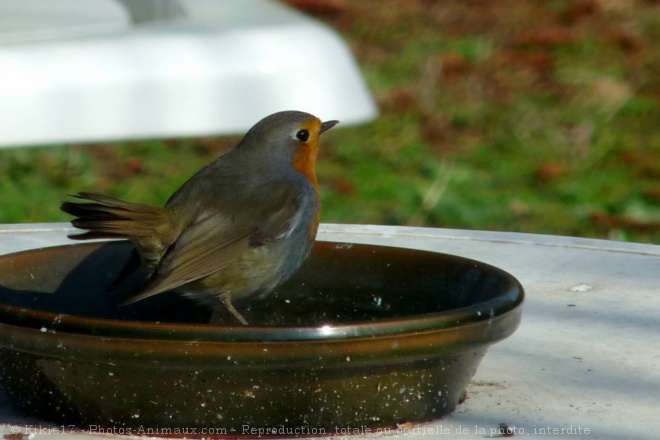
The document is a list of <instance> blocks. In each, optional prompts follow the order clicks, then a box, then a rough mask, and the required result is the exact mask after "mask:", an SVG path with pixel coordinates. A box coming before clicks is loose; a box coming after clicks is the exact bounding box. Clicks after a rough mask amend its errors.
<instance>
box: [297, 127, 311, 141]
mask: <svg viewBox="0 0 660 440" xmlns="http://www.w3.org/2000/svg"><path fill="white" fill-rule="evenodd" d="M296 138H297V139H298V140H299V141H303V142H307V140H308V139H309V131H307V130H298V132H297V133H296Z"/></svg>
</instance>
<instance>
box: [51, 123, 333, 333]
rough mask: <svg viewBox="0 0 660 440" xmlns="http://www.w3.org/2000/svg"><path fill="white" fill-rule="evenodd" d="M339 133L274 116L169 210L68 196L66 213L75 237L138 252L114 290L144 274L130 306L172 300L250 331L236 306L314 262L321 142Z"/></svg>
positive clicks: (176, 196) (188, 186)
mask: <svg viewBox="0 0 660 440" xmlns="http://www.w3.org/2000/svg"><path fill="white" fill-rule="evenodd" d="M338 123H339V121H336V120H330V121H326V122H321V120H320V119H319V118H317V117H316V116H313V115H311V114H309V113H306V112H301V111H282V112H278V113H274V114H271V115H270V116H267V117H265V118H263V119H262V120H260V121H259V122H257V123H256V124H255V125H254V126H253V127H252V128H250V129H249V130H248V131H247V133H246V134H245V136H244V137H243V139H242V140H241V141H240V142H239V143H238V144H237V145H236V146H235V147H233V148H232V149H230V150H229V151H227V152H226V153H225V154H223V155H221V156H220V157H219V158H217V159H216V160H215V161H213V162H211V163H210V164H208V165H206V166H205V167H203V168H202V169H201V170H199V171H198V172H197V173H196V174H194V175H193V176H192V177H190V178H189V179H188V180H187V181H186V182H185V183H184V184H183V185H182V186H181V187H180V188H179V189H177V190H176V191H175V192H174V193H173V194H172V196H171V197H170V198H169V200H168V201H167V202H166V203H165V205H164V206H162V207H161V206H152V205H146V204H140V203H131V202H127V201H124V200H120V199H117V198H114V197H110V196H107V195H102V194H98V193H93V192H78V193H76V194H73V195H69V197H70V198H71V199H75V200H65V201H63V202H62V204H61V206H60V209H61V210H62V211H64V212H66V213H68V214H70V215H72V216H74V217H76V218H75V219H73V220H72V221H71V223H72V225H73V226H74V227H75V228H78V229H81V230H83V231H86V232H82V233H76V234H71V235H69V237H70V238H71V239H74V240H89V239H99V238H104V239H125V240H129V241H130V242H131V243H132V244H133V245H134V249H133V254H132V257H131V258H130V259H129V261H128V263H127V264H126V266H125V267H124V268H123V269H122V271H121V272H120V274H119V275H118V277H117V278H118V279H117V280H116V282H115V283H113V286H116V285H117V284H121V278H125V277H126V275H127V274H130V273H133V272H135V271H136V270H138V269H140V268H141V269H143V270H145V271H146V273H147V276H146V279H145V281H144V282H143V283H142V285H140V286H138V287H137V288H136V289H134V290H133V291H131V292H129V294H128V295H126V296H125V298H124V300H123V304H131V303H134V302H137V301H141V300H143V299H145V298H148V297H151V296H153V295H157V294H160V293H162V292H166V291H171V290H174V291H176V292H178V293H181V294H183V295H184V296H188V297H192V298H193V299H197V300H199V302H202V303H206V304H209V302H210V303H212V304H213V308H214V310H215V311H217V310H222V307H223V306H224V307H225V308H226V309H227V310H228V311H229V312H230V313H231V314H232V315H233V316H234V317H235V318H236V320H238V322H240V323H241V324H243V325H249V323H248V321H247V320H246V319H245V318H244V317H243V315H242V314H241V313H240V312H239V311H238V310H237V309H236V308H235V307H234V305H233V302H234V301H235V300H237V299H241V298H247V297H251V296H253V295H265V294H268V293H270V292H271V291H273V290H274V289H275V288H276V287H277V286H278V285H280V284H282V283H283V282H284V281H286V280H287V279H288V278H290V277H291V276H292V275H293V274H294V273H295V272H296V271H297V270H298V269H299V268H300V266H301V265H302V263H303V262H304V261H305V260H306V259H307V257H308V256H309V254H310V251H311V249H312V246H313V243H314V241H315V239H316V234H317V231H318V226H319V221H320V208H321V200H320V194H319V185H318V181H317V177H316V159H317V154H318V146H319V139H320V136H321V134H322V133H325V132H326V131H328V130H330V129H331V128H333V127H334V126H336V125H337V124H338ZM113 286H111V287H110V289H112V288H114V287H113Z"/></svg>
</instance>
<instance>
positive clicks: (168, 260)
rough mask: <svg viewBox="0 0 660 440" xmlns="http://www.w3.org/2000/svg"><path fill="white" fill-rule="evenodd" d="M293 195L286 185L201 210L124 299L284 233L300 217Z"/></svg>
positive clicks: (174, 283) (204, 272)
mask: <svg viewBox="0 0 660 440" xmlns="http://www.w3.org/2000/svg"><path fill="white" fill-rule="evenodd" d="M298 197H299V193H298V190H297V188H296V187H295V185H286V186H284V187H282V188H280V189H278V190H276V191H275V192H273V190H272V189H271V190H270V191H268V192H266V193H265V194H264V195H263V196H261V197H254V198H252V200H246V202H245V203H244V204H242V206H241V207H240V209H235V212H231V213H227V212H211V211H207V212H203V213H202V214H201V215H200V216H199V218H198V219H197V220H196V221H194V222H193V223H192V224H190V225H189V226H188V227H187V228H186V229H185V230H184V231H183V232H182V234H181V235H180V236H179V238H178V239H177V240H176V241H175V242H174V243H173V244H172V246H170V248H169V249H168V251H167V252H166V254H165V255H164V256H163V258H162V260H161V262H160V264H159V266H158V268H157V269H156V271H155V272H154V274H153V275H152V277H151V279H150V281H149V282H148V284H147V285H146V286H145V287H144V288H142V289H140V290H139V291H137V292H135V293H134V294H132V295H131V296H130V297H129V298H128V299H127V300H126V301H125V303H126V304H130V303H133V302H136V301H140V300H142V299H144V298H147V297H149V296H153V295H156V294H158V293H161V292H165V291H167V290H172V289H175V288H177V287H179V286H182V285H184V284H187V283H189V282H192V281H195V280H198V279H200V278H204V277H206V276H208V275H210V274H211V273H213V272H215V271H217V270H218V269H220V268H222V267H223V266H224V265H226V264H228V263H229V262H231V261H234V260H235V259H237V258H239V257H240V256H241V255H242V254H243V253H244V252H245V251H246V250H248V249H249V248H250V247H254V246H262V245H264V244H267V243H269V242H272V241H274V240H278V239H280V238H282V237H284V236H286V234H287V233H288V232H289V231H290V230H291V229H292V228H293V227H294V226H295V224H296V223H297V221H298V219H299V217H300V216H299V202H298Z"/></svg>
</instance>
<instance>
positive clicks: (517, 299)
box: [0, 241, 525, 343]
mask: <svg viewBox="0 0 660 440" xmlns="http://www.w3.org/2000/svg"><path fill="white" fill-rule="evenodd" d="M108 243H117V244H120V243H125V242H122V241H97V242H88V243H81V244H70V245H60V246H53V247H48V248H39V249H31V250H25V251H21V252H15V253H11V254H6V255H2V256H0V261H2V260H3V259H7V258H12V257H17V256H25V255H26V254H30V253H35V252H38V251H44V250H49V251H51V252H57V251H62V250H66V249H69V248H72V247H79V248H82V247H84V248H91V249H92V250H93V249H95V248H98V247H101V246H103V245H106V244H108ZM317 243H318V244H323V245H327V246H333V245H337V246H346V245H349V244H350V245H351V246H360V247H366V248H375V249H376V248H387V249H388V250H390V251H394V252H398V251H401V252H403V251H406V252H411V251H412V252H420V253H426V254H434V255H438V256H439V257H441V258H449V259H451V260H453V261H457V262H460V263H462V264H465V265H470V266H472V267H478V268H480V269H484V270H487V271H489V272H490V273H493V274H495V275H496V276H497V277H498V278H501V279H503V280H505V281H506V282H507V283H508V284H510V286H509V288H508V289H507V290H506V291H505V292H503V293H501V294H499V295H498V296H496V297H495V298H492V299H491V300H488V301H484V302H481V303H478V304H474V305H471V306H467V307H462V308H457V309H450V310H445V311H441V312H433V313H426V314H419V315H410V316H406V317H395V318H384V319H379V320H377V321H356V322H351V323H347V324H341V323H339V324H326V325H322V326H242V325H229V326H218V325H209V324H185V323H158V322H148V321H125V320H117V319H106V318H92V317H84V316H77V315H68V314H62V313H54V312H46V311H43V310H37V309H29V308H25V307H20V306H14V305H9V304H6V303H0V324H4V325H10V326H16V327H21V328H32V329H37V330H39V331H41V332H42V333H48V332H58V333H68V334H72V335H88V336H97V337H118V338H128V339H142V340H143V339H148V340H154V341H155V340H159V341H160V340H162V341H199V342H232V343H237V342H264V341H267V342H275V341H290V342H303V341H332V340H346V339H351V338H365V337H366V338H373V337H384V336H394V335H403V334H410V333H419V332H426V331H437V330H445V329H446V330H449V329H455V328H457V327H462V326H466V325H470V324H477V323H481V322H492V321H493V320H494V319H495V318H499V317H501V316H502V315H504V314H507V313H509V312H511V311H514V310H516V309H517V308H519V307H520V306H521V305H522V303H523V300H524V296H525V293H524V289H523V287H522V285H521V283H520V282H519V281H518V280H517V279H516V278H515V277H514V276H513V275H511V274H510V273H509V272H506V271H504V270H503V269H500V268H498V267H495V266H493V265H490V264H487V263H484V262H481V261H478V260H473V259H470V258H465V257H460V256H456V255H451V254H446V253H442V252H435V251H428V250H419V249H413V248H404V247H393V246H382V245H372V244H358V243H343V242H333V241H317ZM512 332H513V330H512Z"/></svg>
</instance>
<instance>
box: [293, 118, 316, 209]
mask: <svg viewBox="0 0 660 440" xmlns="http://www.w3.org/2000/svg"><path fill="white" fill-rule="evenodd" d="M301 128H304V129H306V130H308V131H309V133H310V137H309V140H308V141H307V142H305V143H304V144H301V145H300V149H299V150H298V152H297V153H296V155H295V157H294V158H293V163H292V164H291V165H292V166H293V168H295V169H296V170H298V171H300V172H301V173H302V174H303V175H304V176H305V177H307V179H308V180H309V181H310V183H311V184H312V186H313V187H314V191H315V192H316V197H317V198H318V199H319V201H320V200H321V199H320V197H319V183H318V181H317V180H316V156H317V155H318V151H319V131H320V130H321V121H319V120H318V119H314V120H311V121H309V122H307V123H305V124H304V125H303V126H302V127H301Z"/></svg>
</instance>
